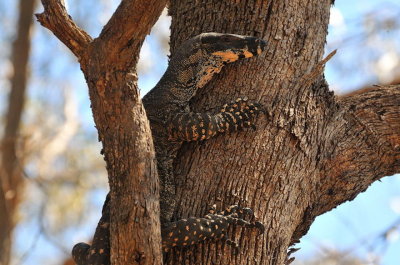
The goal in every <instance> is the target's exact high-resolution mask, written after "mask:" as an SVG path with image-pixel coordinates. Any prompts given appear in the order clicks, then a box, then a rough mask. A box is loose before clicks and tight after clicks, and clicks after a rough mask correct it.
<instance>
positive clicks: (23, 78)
mask: <svg viewBox="0 0 400 265" xmlns="http://www.w3.org/2000/svg"><path fill="white" fill-rule="evenodd" d="M35 2H36V1H35V0H21V1H19V19H18V24H17V36H16V39H15V41H14V43H13V48H12V55H11V56H12V57H11V62H12V65H13V70H14V72H13V75H12V77H11V80H10V81H11V90H10V95H9V99H8V110H7V114H6V125H5V130H4V136H3V139H2V146H1V153H2V155H1V168H0V212H1V213H2V214H1V215H0V264H2V265H7V264H8V263H9V261H10V252H11V242H12V240H11V235H12V230H13V228H14V225H15V223H14V220H13V217H14V214H15V211H16V209H17V207H18V203H19V198H20V190H21V188H22V174H21V171H20V165H21V164H22V162H21V161H20V159H21V158H20V157H18V155H17V142H18V136H19V135H18V133H19V127H20V124H21V116H22V112H23V109H24V103H25V90H26V85H27V81H28V60H29V53H30V47H31V43H30V41H31V39H30V31H31V28H32V25H33V18H32V16H33V9H34V6H35Z"/></svg>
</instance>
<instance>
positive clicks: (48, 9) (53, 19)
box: [36, 0, 92, 59]
mask: <svg viewBox="0 0 400 265" xmlns="http://www.w3.org/2000/svg"><path fill="white" fill-rule="evenodd" d="M42 4H43V6H44V12H43V13H41V14H36V18H37V19H38V21H39V22H40V24H41V25H42V26H44V27H46V28H48V29H49V30H50V31H51V32H53V34H54V35H56V37H57V38H58V39H59V40H61V41H62V42H63V43H64V44H65V45H66V46H67V47H68V48H69V49H70V50H71V51H72V53H73V54H75V56H76V57H78V59H80V58H81V57H82V55H83V52H84V51H85V48H86V47H87V45H88V44H89V43H90V42H91V41H92V37H90V36H89V34H87V33H86V32H85V31H84V30H83V29H81V28H79V27H78V26H77V25H76V24H75V22H74V21H73V20H72V18H71V17H70V16H69V15H68V13H67V10H66V9H65V5H64V1H63V0H42Z"/></svg>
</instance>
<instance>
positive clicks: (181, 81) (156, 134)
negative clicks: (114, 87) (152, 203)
mask: <svg viewBox="0 0 400 265" xmlns="http://www.w3.org/2000/svg"><path fill="white" fill-rule="evenodd" d="M265 46H266V42H265V41H264V40H262V39H259V38H255V37H251V36H241V35H235V34H223V33H215V32H210V33H202V34H200V35H197V36H195V37H193V38H191V39H189V40H187V41H184V42H183V43H182V44H181V45H180V46H179V47H178V48H177V49H176V50H175V51H174V53H173V55H172V56H171V59H170V62H169V65H168V68H167V70H166V72H165V73H164V75H163V76H162V77H161V79H160V81H159V82H158V83H157V85H156V86H155V87H154V88H153V89H152V90H151V91H150V92H149V93H147V94H146V95H145V96H144V97H143V100H142V101H143V105H144V107H145V109H146V114H147V117H148V119H149V121H150V127H151V132H152V135H153V142H154V147H155V151H156V158H157V168H158V176H159V178H160V208H161V214H160V219H161V223H162V224H164V223H168V222H171V221H176V220H175V219H174V216H173V213H174V212H175V205H176V180H175V177H174V172H173V165H174V160H175V158H176V155H177V154H178V151H179V149H180V147H181V145H182V143H183V142H188V141H199V140H206V139H209V138H211V137H213V136H215V135H217V134H220V133H223V132H233V131H234V130H238V129H241V128H246V127H254V122H255V119H254V117H255V116H257V114H258V113H259V112H260V111H259V110H260V109H261V105H260V104H259V103H250V102H248V101H245V100H240V101H239V102H236V103H235V102H233V103H229V104H227V106H226V107H225V109H224V108H223V111H221V112H219V113H216V114H210V113H194V112H192V111H191V109H190V100H191V99H192V98H193V97H194V96H195V95H196V93H197V91H198V89H200V88H202V87H204V86H205V85H206V84H207V83H208V82H209V81H210V80H211V79H212V78H213V76H214V75H215V74H217V73H219V72H220V71H221V70H222V68H223V67H224V66H225V65H226V64H229V63H233V62H235V61H238V60H243V59H246V58H251V57H254V56H257V55H259V54H261V52H262V51H263V50H264V48H265ZM230 100H231V99H230ZM239 103H240V104H239ZM235 105H237V107H235ZM228 107H229V108H228ZM247 107H248V108H249V109H247ZM252 108H253V109H252ZM254 114H255V115H254Z"/></svg>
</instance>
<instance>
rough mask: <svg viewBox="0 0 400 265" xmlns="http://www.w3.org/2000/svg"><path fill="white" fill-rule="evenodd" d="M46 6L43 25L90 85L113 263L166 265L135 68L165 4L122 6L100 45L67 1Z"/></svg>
mask: <svg viewBox="0 0 400 265" xmlns="http://www.w3.org/2000/svg"><path fill="white" fill-rule="evenodd" d="M42 3H43V6H44V8H45V10H44V13H42V14H38V15H37V18H38V20H39V22H40V23H41V24H42V25H43V26H45V27H46V28H48V29H50V30H51V31H52V32H53V33H54V34H55V35H56V36H57V38H59V39H60V40H61V41H62V42H63V43H64V44H65V45H66V46H67V47H68V48H69V49H70V50H71V51H72V52H73V53H74V55H75V56H77V58H78V60H79V62H80V65H81V69H82V71H83V73H84V75H85V78H86V81H87V83H88V87H89V95H90V100H91V106H92V112H93V116H94V121H95V124H96V128H97V129H98V132H99V139H100V141H101V142H102V144H103V151H104V159H105V161H106V165H107V171H108V176H109V183H110V195H111V201H110V203H111V213H110V215H111V224H110V225H111V227H110V228H111V230H110V231H111V232H110V236H111V242H110V243H111V263H112V264H161V257H162V256H161V236H160V222H159V201H158V198H159V186H158V177H157V170H156V163H155V157H154V147H153V142H152V139H151V133H150V127H149V122H148V120H147V117H146V114H145V110H144V108H143V105H142V103H141V100H140V97H139V90H138V86H137V78H136V69H135V66H136V64H137V61H138V57H139V51H140V47H141V45H142V43H143V40H144V38H145V36H146V35H147V34H148V33H149V32H150V29H151V27H152V26H153V24H154V23H155V22H156V20H157V18H158V17H159V16H160V14H161V11H162V10H163V8H164V7H165V5H166V1H165V0H161V1H160V0H150V1H145V2H143V1H139V0H123V1H121V3H120V5H119V7H118V8H117V10H116V11H115V13H114V14H113V16H112V17H111V19H110V20H109V22H108V23H107V24H106V25H105V27H104V29H103V31H102V32H101V33H100V36H99V37H98V38H96V39H94V40H93V39H92V38H91V37H90V36H89V35H88V34H87V33H86V32H85V31H84V30H83V29H81V28H79V27H78V26H77V25H76V24H75V23H74V22H73V20H72V18H71V17H70V16H69V15H68V14H67V11H66V9H65V6H64V3H63V1H61V0H42ZM94 244H95V242H94Z"/></svg>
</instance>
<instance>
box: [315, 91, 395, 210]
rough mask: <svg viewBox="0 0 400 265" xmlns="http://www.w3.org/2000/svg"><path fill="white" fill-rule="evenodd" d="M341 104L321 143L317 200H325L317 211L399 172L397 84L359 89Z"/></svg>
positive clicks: (342, 200) (343, 99)
mask: <svg viewBox="0 0 400 265" xmlns="http://www.w3.org/2000/svg"><path fill="white" fill-rule="evenodd" d="M339 104H340V108H339V111H338V113H337V115H336V116H335V117H334V118H333V121H332V122H331V123H330V126H329V127H328V129H327V134H326V135H327V136H328V137H327V138H326V142H325V146H324V147H323V148H325V151H326V153H327V154H329V155H328V157H326V159H325V160H324V161H323V175H322V176H321V185H322V187H320V190H321V191H323V194H321V198H320V199H319V200H317V201H319V202H323V204H324V205H320V206H319V207H318V208H319V210H318V212H325V211H328V210H330V209H332V208H333V207H336V206H337V205H338V204H340V203H342V202H344V201H347V200H352V199H354V197H355V196H356V195H357V194H359V193H360V192H362V191H364V190H366V189H367V187H368V186H369V185H371V184H372V183H373V182H374V181H376V180H378V179H380V178H382V177H384V176H389V175H392V174H395V173H399V172H400V85H393V86H382V87H374V88H369V89H365V90H361V91H357V92H355V93H352V94H350V95H348V96H345V97H343V98H340V100H339ZM328 150H329V151H328ZM322 153H324V152H322Z"/></svg>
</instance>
